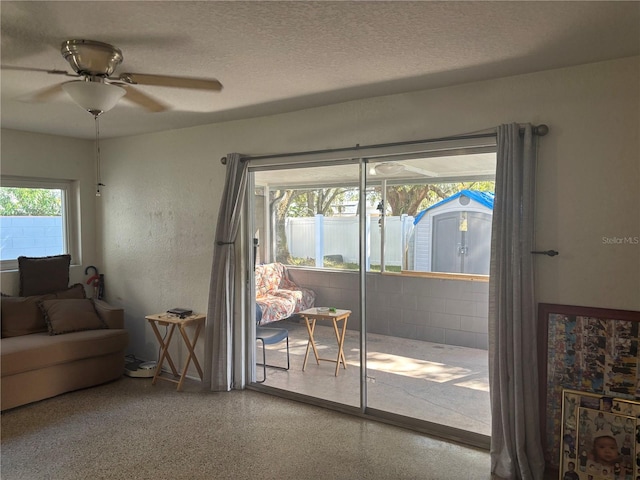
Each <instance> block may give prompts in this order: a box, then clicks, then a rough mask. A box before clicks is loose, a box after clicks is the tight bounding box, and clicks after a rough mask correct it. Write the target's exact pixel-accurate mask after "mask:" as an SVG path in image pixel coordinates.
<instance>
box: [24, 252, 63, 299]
mask: <svg viewBox="0 0 640 480" xmlns="http://www.w3.org/2000/svg"><path fill="white" fill-rule="evenodd" d="M70 264H71V255H68V254H65V255H55V256H51V257H18V269H19V271H20V293H19V295H20V296H21V297H29V296H31V295H42V294H45V293H52V292H58V291H60V290H64V289H65V288H67V287H68V286H69V265H70Z"/></svg>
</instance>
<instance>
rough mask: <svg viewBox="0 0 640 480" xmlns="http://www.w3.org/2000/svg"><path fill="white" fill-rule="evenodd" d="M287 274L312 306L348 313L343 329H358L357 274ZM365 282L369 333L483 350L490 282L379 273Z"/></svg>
mask: <svg viewBox="0 0 640 480" xmlns="http://www.w3.org/2000/svg"><path fill="white" fill-rule="evenodd" d="M289 274H290V276H291V278H292V279H293V281H295V282H296V283H298V284H299V285H302V286H305V287H307V288H311V289H312V290H314V291H315V292H316V305H318V306H332V307H337V308H345V309H348V310H351V311H352V312H353V313H352V315H351V317H350V318H349V323H348V328H350V329H354V330H359V328H360V299H359V275H358V272H340V271H327V270H313V269H290V270H289ZM366 282H367V293H366V298H367V322H368V323H367V325H368V330H369V332H371V333H377V334H381V335H390V336H394V337H401V338H410V339H414V340H423V341H428V342H435V343H442V344H445V345H458V346H463V347H471V348H479V349H484V350H486V349H488V310H489V282H487V281H482V280H453V279H451V280H449V279H441V278H425V277H410V276H404V275H393V274H385V275H381V274H379V273H369V274H367V281H366Z"/></svg>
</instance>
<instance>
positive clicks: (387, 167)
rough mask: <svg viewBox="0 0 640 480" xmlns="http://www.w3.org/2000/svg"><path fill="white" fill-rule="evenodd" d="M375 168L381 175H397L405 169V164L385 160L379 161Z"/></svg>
mask: <svg viewBox="0 0 640 480" xmlns="http://www.w3.org/2000/svg"><path fill="white" fill-rule="evenodd" d="M374 169H375V171H376V173H377V174H379V175H395V174H396V173H400V172H403V171H404V165H402V164H401V163H395V162H384V163H378V164H377V165H376V166H375V167H374Z"/></svg>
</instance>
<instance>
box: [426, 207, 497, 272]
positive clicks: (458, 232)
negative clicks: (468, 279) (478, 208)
mask: <svg viewBox="0 0 640 480" xmlns="http://www.w3.org/2000/svg"><path fill="white" fill-rule="evenodd" d="M490 255H491V215H489V214H487V213H478V212H460V211H458V212H446V213H443V214H440V215H436V216H434V217H433V243H432V250H431V265H432V268H431V271H433V272H451V273H470V274H479V275H488V274H489V259H490Z"/></svg>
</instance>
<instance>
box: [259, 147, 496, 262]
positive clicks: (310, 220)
mask: <svg viewBox="0 0 640 480" xmlns="http://www.w3.org/2000/svg"><path fill="white" fill-rule="evenodd" d="M495 165H496V154H495V147H489V146H485V147H482V148H456V149H455V150H445V151H437V152H432V153H427V154H425V153H423V152H421V154H420V155H419V156H418V155H395V156H387V157H382V158H374V159H371V160H369V161H368V162H367V165H366V177H367V178H366V189H365V191H364V192H363V194H364V195H365V202H364V204H365V207H364V210H365V211H364V212H363V214H364V215H366V217H367V219H366V222H365V224H366V249H367V254H366V260H367V265H366V266H365V267H366V269H367V271H387V272H403V273H404V272H437V273H445V274H467V275H488V274H489V259H490V245H491V221H492V213H493V193H494V190H495ZM254 185H255V195H256V197H255V198H256V205H260V207H259V208H258V212H257V213H258V215H257V216H256V223H255V226H256V232H255V233H256V235H255V236H256V237H257V238H259V241H258V245H260V246H259V247H258V248H257V249H256V252H257V256H258V258H257V261H258V262H264V263H266V262H271V261H278V262H282V263H285V264H288V265H296V266H305V267H315V268H339V269H347V270H357V269H358V268H359V263H360V255H359V248H360V241H359V236H360V213H361V212H360V210H361V209H362V206H361V205H360V201H359V199H360V189H359V167H358V165H355V164H338V165H328V164H325V165H312V166H307V167H303V168H286V169H283V168H281V169H269V170H262V171H261V170H256V171H255V176H254ZM262 244H264V245H262Z"/></svg>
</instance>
